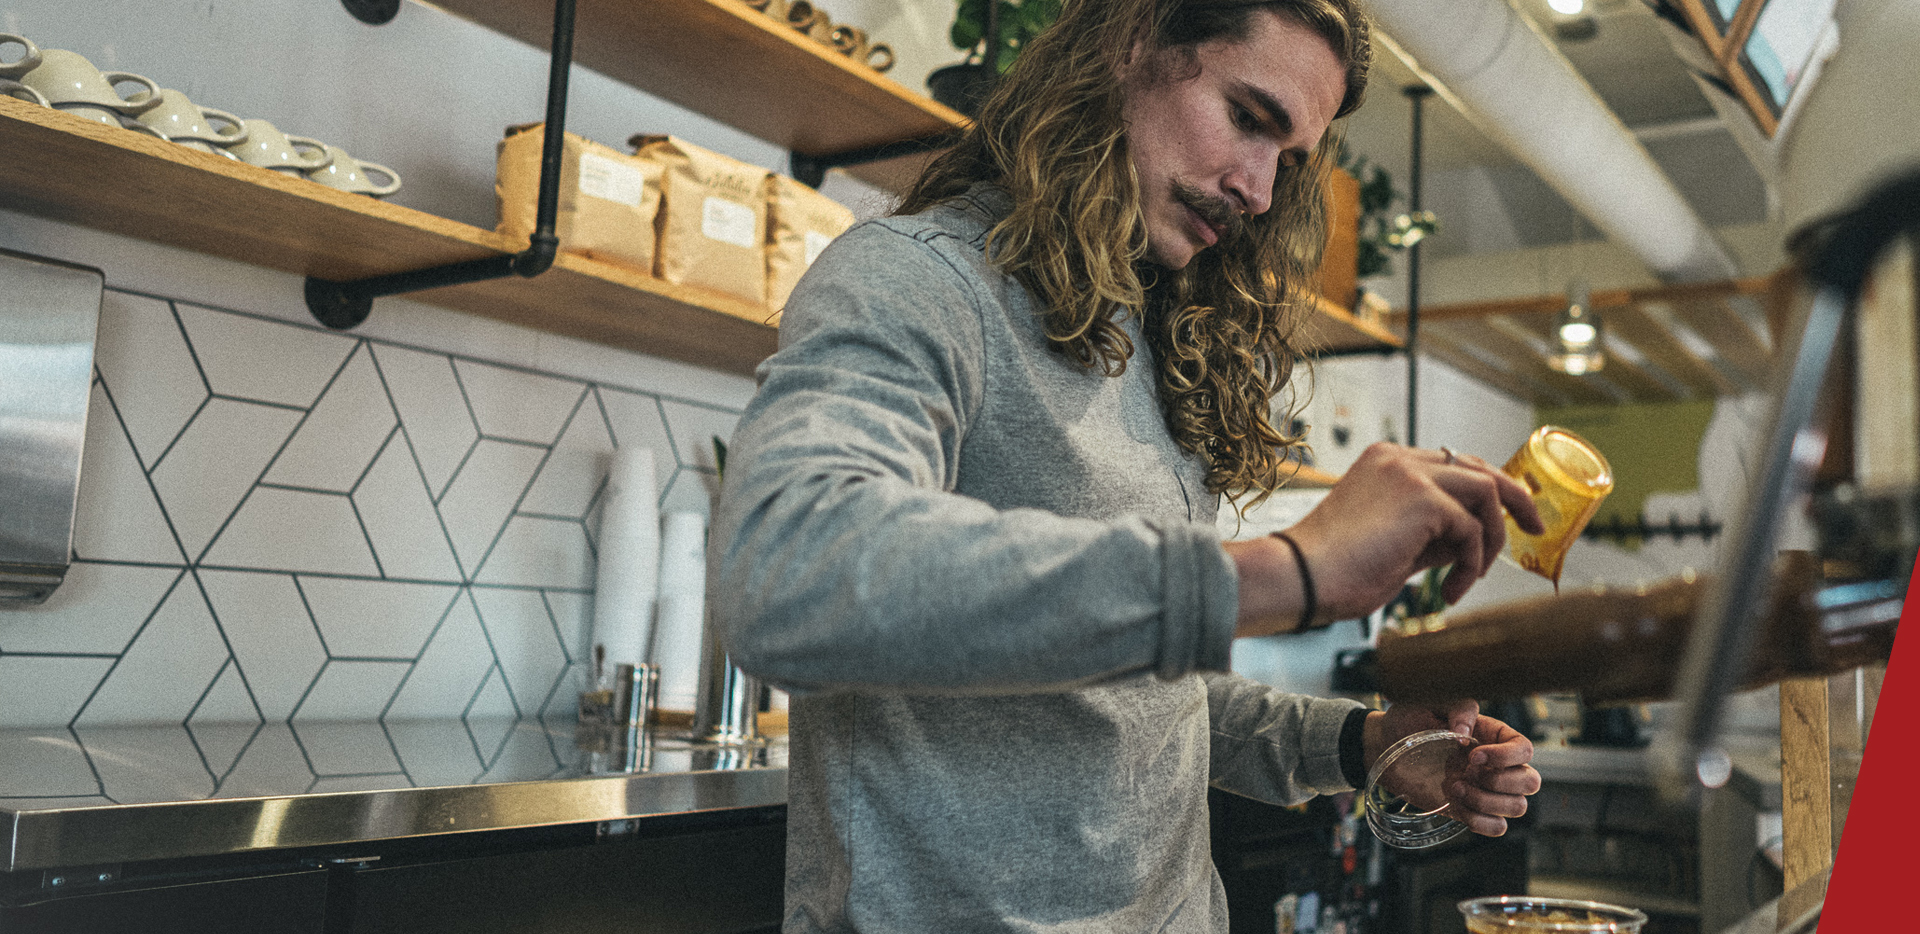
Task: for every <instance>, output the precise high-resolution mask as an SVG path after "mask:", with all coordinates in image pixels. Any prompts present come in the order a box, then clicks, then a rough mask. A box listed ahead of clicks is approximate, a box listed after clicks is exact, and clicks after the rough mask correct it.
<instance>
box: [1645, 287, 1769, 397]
mask: <svg viewBox="0 0 1920 934" xmlns="http://www.w3.org/2000/svg"><path fill="white" fill-rule="evenodd" d="M1669 308H1670V310H1671V311H1672V312H1673V315H1674V317H1676V318H1679V319H1680V322H1681V323H1682V324H1685V325H1686V326H1687V327H1689V328H1692V329H1693V332H1694V333H1695V334H1698V335H1700V337H1701V339H1703V340H1705V341H1706V342H1707V343H1709V344H1712V345H1713V349H1714V351H1715V352H1716V353H1718V354H1719V355H1720V359H1721V360H1723V361H1725V362H1726V364H1727V365H1728V366H1729V367H1731V368H1732V369H1733V370H1734V371H1735V373H1736V375H1737V376H1738V377H1739V378H1740V381H1741V382H1743V383H1745V384H1746V385H1747V388H1748V389H1757V388H1759V387H1761V386H1765V385H1766V384H1767V375H1768V374H1769V373H1770V372H1771V371H1772V370H1773V354H1772V352H1771V351H1769V350H1768V349H1767V345H1766V344H1765V343H1763V342H1762V341H1761V339H1760V335H1759V334H1757V333H1755V332H1754V330H1753V328H1752V327H1751V326H1750V325H1748V324H1747V322H1746V319H1745V318H1743V317H1741V315H1740V312H1739V310H1738V309H1736V308H1734V307H1733V304H1732V303H1731V302H1730V301H1729V300H1728V299H1727V298H1725V297H1722V298H1714V299H1702V300H1699V301H1688V302H1674V303H1673V304H1672V305H1670V306H1669Z"/></svg>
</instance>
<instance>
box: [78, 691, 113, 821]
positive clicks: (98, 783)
mask: <svg viewBox="0 0 1920 934" xmlns="http://www.w3.org/2000/svg"><path fill="white" fill-rule="evenodd" d="M89 700H91V698H89ZM74 719H79V715H78V714H75V715H74ZM67 735H68V736H71V737H73V745H74V746H76V747H78V748H79V750H80V758H82V759H85V760H86V761H87V771H89V772H92V773H93V787H95V788H98V789H100V797H102V798H106V797H107V782H106V779H103V778H101V777H100V766H98V765H95V764H94V761H93V752H92V751H91V750H89V749H87V743H86V741H85V740H83V739H81V738H80V731H79V730H77V729H75V728H74V726H73V723H72V722H71V721H69V722H68V723H67ZM107 800H109V801H111V800H113V799H111V798H107Z"/></svg>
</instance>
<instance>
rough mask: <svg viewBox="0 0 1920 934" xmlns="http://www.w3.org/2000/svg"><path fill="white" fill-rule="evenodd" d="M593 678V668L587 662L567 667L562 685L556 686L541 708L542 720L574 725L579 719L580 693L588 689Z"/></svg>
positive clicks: (561, 678)
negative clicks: (588, 684)
mask: <svg viewBox="0 0 1920 934" xmlns="http://www.w3.org/2000/svg"><path fill="white" fill-rule="evenodd" d="M592 677H593V666H591V665H589V664H587V663H586V662H574V663H571V664H569V665H567V669H566V671H564V672H562V673H561V675H560V683H559V684H558V685H555V686H554V689H553V693H552V694H550V695H548V696H547V701H546V703H545V704H543V705H542V706H541V708H540V719H542V720H552V721H560V722H565V723H572V722H573V721H574V720H576V719H578V718H579V714H580V692H582V691H585V690H586V689H587V682H588V681H589V680H590V679H592Z"/></svg>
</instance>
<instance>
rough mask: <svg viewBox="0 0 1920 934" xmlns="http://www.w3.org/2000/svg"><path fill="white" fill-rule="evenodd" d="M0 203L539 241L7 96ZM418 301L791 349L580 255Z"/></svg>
mask: <svg viewBox="0 0 1920 934" xmlns="http://www.w3.org/2000/svg"><path fill="white" fill-rule="evenodd" d="M676 2H678V3H681V4H686V3H693V2H695V0H676ZM702 2H704V0H702ZM0 199H3V200H0V203H4V204H5V205H6V206H7V208H8V209H10V210H15V211H19V212H22V213H26V214H32V215H36V216H40V217H46V218H49V219H52V220H57V221H62V222H65V223H70V224H76V225H79V226H83V227H90V228H94V229H98V230H104V231H108V232H111V233H117V234H122V235H125V236H129V237H134V238H137V239H141V240H147V241H151V242H155V243H162V244H166V245H168V246H175V247H180V248H183V249H188V250H193V251H195V252H200V253H207V254H210V255H214V256H221V257H226V258H228V259H236V260H241V261H243V262H247V263H252V264H255V265H259V266H265V267H268V268H271V269H277V270H280V271H282V272H290V273H296V274H301V275H311V276H317V277H320V278H324V279H334V280H341V281H348V280H355V279H363V278H366V277H369V276H376V275H383V274H386V273H394V272H403V271H407V270H414V269H424V268H428V267H433V266H439V265H443V264H446V263H453V262H460V261H464V260H472V259H479V258H482V257H487V256H499V255H504V254H508V253H514V252H518V251H519V250H520V249H522V248H524V246H525V244H524V243H517V242H508V240H507V239H506V238H505V237H502V236H500V235H499V234H496V233H495V232H493V231H491V230H482V229H480V228H477V227H473V226H470V225H467V224H461V223H457V222H454V221H450V220H447V219H445V218H441V217H436V216H434V215H431V214H426V213H423V212H421V211H416V210H413V209H411V208H405V207H401V206H399V205H394V204H388V203H386V202H383V201H377V200H374V199H372V198H368V197H365V196H363V195H353V194H347V193H345V192H341V191H337V190H335V189H332V188H328V187H326V186H324V185H319V184H315V183H313V182H309V181H306V180H305V179H300V178H294V177H291V176H287V175H283V174H280V173H278V172H273V171H269V170H267V169H262V168H257V167H255V166H251V165H246V164H244V163H240V162H235V161H233V160H231V159H227V158H224V157H221V156H215V155H210V154H207V153H202V152H196V151H194V150H190V149H187V148H185V147H183V146H176V145H174V144H172V143H168V142H165V141H162V140H159V139H155V138H153V137H150V136H146V135H143V134H139V133H134V132H132V131H129V130H122V129H119V128H116V127H109V126H105V125H102V124H99V123H94V122H92V121H89V120H83V119H81V118H79V117H74V116H72V115H69V114H66V113H63V112H61V111H58V110H51V109H48V108H45V107H37V106H34V105H32V104H29V103H26V102H24V101H20V100H15V99H13V98H10V97H0ZM406 297H407V298H409V299H412V300H416V301H421V302H425V303H428V304H432V305H439V306H442V307H446V308H452V309H456V310H459V311H464V312H468V313H471V314H475V315H480V316H483V317H488V318H495V319H499V320H502V321H508V322H511V323H514V324H520V325H524V326H526V327H531V328H536V329H539V330H543V331H547V332H550V333H554V334H562V335H566V336H568V337H576V338H580V339H583V340H589V341H594V342H596V343H601V344H606V345H609V346H613V347H620V348H624V349H627V350H634V351H639V352H642V353H647V354H653V355H656V356H661V357H667V358H670V359H675V360H681V361H684V362H687V363H692V364H696V365H699V366H707V367H712V368H715V369H720V370H726V371H730V372H735V373H742V374H749V373H752V372H753V368H754V367H755V366H757V365H758V364H759V362H760V361H761V360H762V359H763V358H765V357H766V356H767V355H768V354H770V353H772V352H773V350H774V347H775V345H776V331H775V328H774V327H773V326H772V325H771V324H770V323H768V322H769V319H770V318H771V315H770V314H769V313H768V311H767V309H765V308H763V307H761V306H760V305H757V304H754V303H752V302H745V301H741V300H740V299H737V298H734V297H731V296H728V295H724V294H720V293H716V292H710V291H707V290H704V289H698V288H689V287H685V286H677V285H674V284H672V283H668V282H664V281H661V280H659V279H655V278H653V277H651V276H648V275H645V274H642V273H640V272H638V271H635V270H630V269H627V268H625V267H621V266H615V265H611V264H607V263H600V262H595V261H593V260H589V259H585V258H583V257H579V256H575V255H572V254H568V253H562V254H561V255H560V257H559V258H558V260H557V261H556V262H555V263H554V266H553V268H552V269H551V270H549V271H548V272H546V273H544V274H542V275H541V276H539V277H538V278H536V279H520V278H505V279H494V280H489V281H486V282H477V283H472V284H468V285H460V286H451V287H447V288H441V289H433V290H430V291H424V292H415V293H412V294H410V295H408V296H406ZM1319 307H1320V310H1321V316H1320V317H1319V318H1318V319H1316V320H1314V321H1312V322H1310V323H1309V324H1308V325H1307V326H1306V327H1307V329H1309V337H1310V339H1311V340H1312V341H1313V342H1314V343H1315V345H1316V346H1317V347H1319V348H1320V349H1322V350H1324V351H1329V352H1351V351H1354V350H1366V349H1386V348H1389V347H1394V346H1398V340H1397V339H1396V338H1395V337H1394V336H1393V335H1392V334H1391V333H1389V332H1387V331H1385V330H1384V329H1382V328H1379V327H1376V326H1373V325H1370V324H1368V323H1367V322H1364V321H1360V320H1358V319H1356V318H1354V317H1353V316H1352V315H1351V314H1348V313H1347V312H1346V311H1345V310H1343V309H1340V308H1338V307H1336V306H1334V305H1333V304H1332V303H1330V302H1326V301H1324V300H1321V301H1320V303H1319ZM1301 481H1302V482H1307V478H1306V477H1304V476H1303V477H1302V478H1301Z"/></svg>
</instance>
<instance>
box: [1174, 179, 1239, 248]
mask: <svg viewBox="0 0 1920 934" xmlns="http://www.w3.org/2000/svg"><path fill="white" fill-rule="evenodd" d="M1173 196H1174V198H1175V199H1177V200H1178V201H1179V202H1180V203H1181V204H1184V205H1186V206H1187V207H1189V208H1192V209H1193V213H1195V214H1198V215H1200V219H1201V220H1204V221H1206V222H1207V223H1208V224H1211V225H1213V226H1214V227H1215V228H1218V229H1219V231H1220V239H1222V240H1225V239H1227V238H1228V237H1232V236H1235V235H1237V234H1239V233H1240V228H1241V226H1242V225H1243V224H1245V223H1246V215H1244V214H1242V213H1240V212H1239V211H1236V210H1234V209H1233V205H1231V204H1229V203H1227V199H1225V198H1222V197H1220V196H1218V195H1214V194H1209V193H1207V192H1205V191H1202V190H1200V189H1199V188H1197V187H1195V186H1193V185H1190V184H1188V183H1186V182H1174V183H1173Z"/></svg>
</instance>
